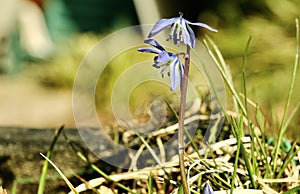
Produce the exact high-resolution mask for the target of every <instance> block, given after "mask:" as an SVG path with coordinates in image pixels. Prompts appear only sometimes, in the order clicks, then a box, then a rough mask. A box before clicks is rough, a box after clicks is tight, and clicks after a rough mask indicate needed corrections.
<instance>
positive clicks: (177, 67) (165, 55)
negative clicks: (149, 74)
mask: <svg viewBox="0 0 300 194" xmlns="http://www.w3.org/2000/svg"><path fill="white" fill-rule="evenodd" d="M182 16H183V14H182V13H181V12H180V13H179V17H175V18H171V19H161V20H159V21H158V22H156V24H155V25H154V26H153V28H152V30H151V32H150V33H149V35H148V38H152V37H153V36H155V35H156V34H158V33H159V32H161V31H162V30H164V29H165V28H168V27H170V26H171V27H172V28H171V33H170V34H169V37H168V39H167V40H171V39H173V42H174V44H175V45H179V44H180V42H181V41H182V42H183V43H184V44H185V45H187V46H188V47H191V48H194V47H195V43H196V37H195V33H194V32H193V30H192V28H191V27H190V26H189V25H195V26H200V27H203V28H206V29H208V30H210V31H212V32H217V30H216V29H214V28H212V27H210V26H208V25H207V24H204V23H200V22H197V23H193V22H189V21H188V20H186V19H184V18H183V17H182ZM145 43H146V44H149V45H151V46H153V47H155V48H140V49H138V51H140V52H147V53H155V54H158V56H155V57H154V64H153V67H155V68H158V69H160V68H161V70H160V73H161V74H162V76H164V74H165V73H166V72H167V71H168V68H169V71H168V75H169V76H170V77H171V87H170V89H171V91H174V90H175V89H176V88H177V86H178V85H179V81H180V80H181V79H182V78H183V75H184V73H183V68H184V65H183V63H182V61H181V59H180V57H179V56H178V54H175V53H171V52H167V51H166V50H165V49H164V48H163V47H162V46H161V45H160V44H159V43H158V42H156V41H155V40H153V39H148V40H145ZM180 82H181V81H180Z"/></svg>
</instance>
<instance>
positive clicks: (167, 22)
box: [148, 17, 179, 38]
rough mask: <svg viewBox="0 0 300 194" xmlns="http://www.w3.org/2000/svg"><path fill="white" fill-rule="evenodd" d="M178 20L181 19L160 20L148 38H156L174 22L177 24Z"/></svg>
mask: <svg viewBox="0 0 300 194" xmlns="http://www.w3.org/2000/svg"><path fill="white" fill-rule="evenodd" d="M178 18H179V17H175V18H171V19H161V20H159V21H158V22H156V24H154V26H153V28H152V30H151V32H150V33H149V35H148V38H151V37H153V36H155V35H156V34H158V33H159V32H160V31H162V30H163V29H165V28H167V27H169V26H171V25H172V24H173V23H174V22H176V21H177V20H178Z"/></svg>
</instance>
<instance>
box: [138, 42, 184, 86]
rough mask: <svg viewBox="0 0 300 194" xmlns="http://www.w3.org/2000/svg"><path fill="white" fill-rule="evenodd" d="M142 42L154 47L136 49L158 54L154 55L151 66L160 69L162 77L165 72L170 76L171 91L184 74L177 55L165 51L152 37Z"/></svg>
mask: <svg viewBox="0 0 300 194" xmlns="http://www.w3.org/2000/svg"><path fill="white" fill-rule="evenodd" d="M144 42H145V43H146V44H149V45H151V46H153V47H155V48H139V49H138V51H139V52H146V53H154V54H158V55H157V56H155V57H154V64H153V67H155V68H157V69H161V70H160V74H161V75H162V77H164V74H165V73H166V72H167V74H168V75H169V76H170V78H171V87H170V89H171V91H174V90H175V89H176V88H177V86H178V83H179V81H180V82H181V79H182V77H183V75H184V72H183V63H182V62H181V60H180V58H179V56H178V55H177V54H174V53H170V52H167V51H166V50H165V49H164V48H163V47H162V46H161V45H160V44H159V43H158V42H156V41H155V40H153V39H148V40H145V41H144Z"/></svg>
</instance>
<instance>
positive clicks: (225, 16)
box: [0, 0, 300, 135]
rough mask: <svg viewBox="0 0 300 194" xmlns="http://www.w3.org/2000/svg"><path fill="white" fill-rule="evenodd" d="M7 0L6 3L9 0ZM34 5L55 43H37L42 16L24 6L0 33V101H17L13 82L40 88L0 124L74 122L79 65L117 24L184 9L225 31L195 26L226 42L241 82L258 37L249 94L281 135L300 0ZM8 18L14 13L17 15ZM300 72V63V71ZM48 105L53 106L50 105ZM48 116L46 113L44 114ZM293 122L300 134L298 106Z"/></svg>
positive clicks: (298, 96)
mask: <svg viewBox="0 0 300 194" xmlns="http://www.w3.org/2000/svg"><path fill="white" fill-rule="evenodd" d="M20 2H21V1H16V3H15V4H14V7H13V6H12V5H10V7H12V8H11V9H12V12H19V11H16V10H22V8H21V7H22V6H20V4H21V3H20ZM22 2H24V1H22ZM2 3H3V4H4V1H3V2H2ZM30 3H32V1H30ZM35 3H37V4H34V3H32V4H34V5H38V6H39V9H40V11H41V13H42V17H43V18H42V21H44V22H45V27H46V28H45V29H46V33H44V35H46V36H48V42H47V41H46V43H45V44H40V45H38V43H37V42H38V41H37V37H38V35H36V34H34V32H38V31H39V30H36V29H37V28H39V27H40V26H39V25H35V23H34V22H33V21H35V20H30V21H25V19H24V18H27V19H28V18H30V17H29V15H30V13H32V12H33V11H32V10H29V11H27V12H26V11H24V14H25V15H24V14H23V15H21V14H20V13H21V12H20V13H14V14H15V15H17V16H15V20H13V19H12V20H13V21H14V22H13V23H15V25H14V26H13V27H10V30H9V31H7V32H3V33H2V31H0V32H1V34H0V35H1V36H2V37H1V56H0V57H1V60H0V62H1V63H0V70H1V72H2V74H1V80H2V81H1V82H0V85H2V88H1V93H0V100H1V101H2V102H3V103H4V102H7V101H8V98H10V101H9V103H12V104H14V103H15V102H14V101H13V100H12V99H13V95H16V92H14V91H10V90H7V89H6V87H7V88H10V89H11V88H12V87H11V86H10V83H14V84H15V85H17V86H18V87H16V89H15V90H20V88H21V87H25V88H26V87H29V86H28V85H30V84H33V85H35V87H34V89H32V88H31V89H28V90H26V89H24V93H27V94H28V93H31V94H32V96H29V97H28V99H24V100H23V101H21V102H19V103H20V106H19V107H18V110H14V108H12V106H8V108H7V109H4V108H2V110H1V115H0V117H2V118H3V119H0V125H27V126H36V127H47V126H51V127H53V126H57V125H59V123H60V124H61V123H66V124H68V125H69V126H74V121H73V120H72V107H71V101H72V97H71V91H72V86H73V81H74V77H75V75H76V71H77V68H78V67H79V65H80V63H81V61H82V59H83V58H84V56H85V55H86V54H87V52H88V51H89V49H91V48H92V47H93V46H94V45H95V44H96V43H97V42H98V41H99V40H101V39H102V38H103V37H105V36H106V35H108V34H110V33H112V32H114V31H116V30H118V29H122V28H124V27H127V26H132V25H138V24H145V23H149V24H150V23H152V24H153V23H154V22H155V21H157V20H158V19H160V18H161V17H163V18H164V17H175V16H178V12H179V11H181V12H183V13H184V17H185V18H186V19H188V20H190V21H192V22H196V21H200V22H204V23H207V24H209V25H210V26H212V27H214V28H217V29H218V30H219V32H218V33H215V34H213V33H209V32H208V33H207V31H204V30H201V29H199V28H197V29H194V30H195V31H196V32H197V36H198V38H199V39H200V40H201V39H202V38H203V35H204V32H205V33H207V34H208V35H209V36H210V37H211V38H212V39H213V40H214V42H215V43H216V44H217V45H218V46H219V49H220V50H221V52H222V53H223V55H224V58H225V60H226V62H227V64H228V66H229V67H230V69H231V71H232V74H233V80H234V83H235V84H236V87H238V88H239V87H240V79H241V64H242V57H243V54H244V50H245V46H246V42H247V40H248V38H249V37H250V36H252V42H251V45H250V49H249V55H248V57H247V66H246V70H247V73H246V78H247V89H248V92H249V98H250V99H251V100H252V101H254V102H257V103H258V104H259V105H260V106H262V107H263V109H264V111H265V113H266V116H267V118H268V120H269V122H270V128H271V129H272V130H273V131H272V133H274V134H276V130H277V127H278V124H279V121H280V117H281V116H282V113H283V108H284V103H285V99H286V97H287V92H288V88H289V83H290V80H291V72H292V66H293V63H294V58H295V47H296V38H295V18H298V17H299V15H300V2H299V1H296V0H289V1H287V0H283V1H282V0H281V1H280V0H252V1H247V0H242V1H219V0H210V1H197V0H185V1H182V0H162V1H158V0H157V1H154V0H147V1H145V0H134V1H130V0H48V1H36V2H35ZM23 7H24V6H23ZM29 7H30V6H29ZM29 9H31V8H29ZM22 13H23V12H22ZM26 14H28V15H26ZM11 15H13V14H11ZM8 16H9V15H8ZM27 16H28V17H27ZM5 18H6V19H7V20H9V19H10V17H5ZM11 18H13V17H12V16H11ZM40 19H41V18H40ZM2 23H4V22H2ZM2 23H0V24H2ZM28 24H30V25H29V26H28ZM3 25H4V24H3ZM24 29H25V30H24ZM200 30H201V31H200ZM3 37H4V38H3ZM24 39H25V40H24ZM26 40H27V41H26ZM49 40H50V43H49ZM24 42H25V43H24ZM26 42H27V44H26ZM28 42H34V43H35V46H36V45H38V46H36V47H35V48H36V49H35V52H33V51H32V52H30V51H31V50H30V48H31V47H34V46H31V47H30V45H34V44H31V43H28ZM44 42H45V41H44ZM28 45H29V46H28ZM44 45H46V46H44ZM47 46H48V47H49V48H48V47H47ZM46 48H48V49H46ZM36 50H37V51H40V52H37V51H36ZM41 53H42V54H41ZM131 57H132V56H131V55H129V56H128V57H127V58H126V57H125V58H124V59H123V60H124V61H130V59H131ZM113 67H114V66H113V65H112V68H111V69H107V71H106V72H107V74H108V76H109V77H110V76H114V75H113V73H114V72H118V70H116V69H114V68H113ZM299 73H300V72H299V69H298V75H299ZM13 80H17V81H13ZM24 80H26V81H24ZM299 80H300V77H299V76H298V78H297V81H296V85H295V93H294V95H293V100H292V104H296V103H297V102H298V101H299V100H300V91H299V88H300V85H299V83H300V81H299ZM3 83H5V84H3ZM112 84H113V83H107V84H106V86H103V87H101V91H100V90H99V92H102V93H101V95H97V96H100V97H97V100H98V101H97V105H98V106H99V107H102V108H103V106H107V104H106V105H105V103H107V102H108V101H109V100H108V98H109V97H108V94H106V93H105V92H103V91H107V90H109V87H112V86H111V85H112ZM0 87H1V86H0ZM105 87H107V88H105ZM38 90H41V91H43V92H42V93H43V94H45V93H46V94H47V93H49V96H50V94H51V97H52V98H51V99H46V98H45V97H43V95H40V94H41V93H40V92H38ZM58 91H60V92H58ZM51 92H52V93H53V95H52V93H51ZM62 93H63V94H66V96H67V97H66V99H65V101H61V103H56V102H60V101H59V99H60V98H61V96H64V95H62ZM10 94H11V95H10ZM22 94H23V93H17V95H19V96H18V98H20V97H21V98H22ZM34 98H43V99H45V102H44V103H45V106H44V107H43V104H42V103H41V104H39V105H38V107H37V105H36V104H35V100H32V99H34ZM106 100H107V101H106ZM228 100H229V101H230V99H228ZM52 102H53V103H52ZM24 103H29V104H30V106H29V107H31V109H27V110H26V111H23V112H24V114H26V112H27V113H28V115H30V114H31V112H32V111H36V112H37V113H36V114H34V115H32V114H31V115H32V118H31V117H29V118H28V119H26V120H24V121H22V114H20V112H22V111H20V109H22V107H23V106H22V104H24ZM49 104H50V106H49ZM229 104H230V102H229ZM61 106H66V108H65V109H64V110H63V111H64V112H63V113H59V111H60V109H58V108H57V107H61ZM24 107H26V106H24ZM24 107H23V108H24ZM46 107H48V108H49V109H54V111H48V109H47V108H46ZM9 111H10V112H9ZM107 111H108V110H107ZM43 114H45V116H44V117H41V115H43ZM49 114H56V115H57V117H58V118H53V121H51V122H49V120H48V121H47V118H48V119H49ZM5 115H6V116H5ZM7 115H8V116H7ZM28 115H27V117H28ZM61 115H63V116H61ZM39 116H40V117H39ZM24 117H25V116H24ZM27 117H25V118H27ZM108 120H109V118H108ZM294 120H295V121H294V122H293V123H292V124H291V127H290V128H289V133H290V134H291V135H299V124H300V113H299V111H298V113H297V116H296V118H295V119H294Z"/></svg>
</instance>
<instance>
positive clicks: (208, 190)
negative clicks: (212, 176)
mask: <svg viewBox="0 0 300 194" xmlns="http://www.w3.org/2000/svg"><path fill="white" fill-rule="evenodd" d="M202 194H214V191H213V190H212V188H211V187H210V185H209V182H207V183H205V185H204V189H203V192H202Z"/></svg>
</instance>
